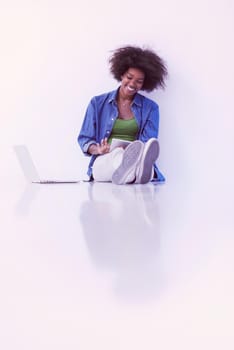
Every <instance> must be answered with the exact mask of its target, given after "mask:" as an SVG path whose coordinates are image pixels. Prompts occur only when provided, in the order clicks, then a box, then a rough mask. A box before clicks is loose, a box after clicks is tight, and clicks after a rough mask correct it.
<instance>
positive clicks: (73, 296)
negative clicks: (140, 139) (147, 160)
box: [0, 182, 234, 350]
mask: <svg viewBox="0 0 234 350" xmlns="http://www.w3.org/2000/svg"><path fill="white" fill-rule="evenodd" d="M2 194H3V198H5V199H6V200H5V201H4V205H3V206H2V208H1V212H2V220H1V221H2V227H3V229H2V230H1V234H0V237H1V245H0V259H1V268H0V277H1V292H0V293H1V299H0V300H1V304H0V309H1V316H0V326H1V328H0V329H1V333H0V346H1V349H4V350H5V349H6V350H11V349H12V350H13V349H14V350H15V349H24V350H28V349H30V350H32V349H33V350H37V349H38V350H39V349H40V350H41V349H43V350H47V349H50V350H51V349H56V350H58V349H66V350H67V349H69V350H71V349H82V350H91V349H92V350H93V349H101V350H105V349H108V350H110V349H111V350H115V349H116V350H125V349H126V350H130V349H134V350H138V349H139V350H142V349H147V350H149V349H150V350H151V349H152V350H155V349H160V350H164V349H170V350H171V349H173V348H177V347H178V348H180V349H186V350H187V349H189V350H191V349H196V350H197V349H212V350H213V349H225V350H227V349H234V338H233V324H234V302H233V295H234V283H233V271H234V269H233V267H234V257H233V246H234V244H233V243H234V238H233V227H234V225H233V215H232V203H231V201H229V200H227V199H226V201H225V202H222V203H221V202H218V201H213V200H212V193H211V192H210V193H207V194H209V195H207V196H203V197H201V194H203V195H204V191H203V190H201V189H200V191H196V190H193V191H187V190H186V189H184V190H183V189H182V188H179V187H176V188H173V186H170V185H169V184H165V185H153V184H147V185H125V186H117V185H113V184H110V183H85V182H81V183H79V184H67V185H36V184H35V185H28V186H27V187H26V188H25V189H24V190H23V189H22V188H21V187H20V186H19V187H17V188H12V187H10V186H8V187H7V186H4V187H3V188H2Z"/></svg>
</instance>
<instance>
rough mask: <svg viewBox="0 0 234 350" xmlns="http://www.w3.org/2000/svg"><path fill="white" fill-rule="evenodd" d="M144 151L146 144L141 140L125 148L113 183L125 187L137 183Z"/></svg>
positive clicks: (113, 177) (114, 174) (113, 176)
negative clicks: (138, 168)
mask: <svg viewBox="0 0 234 350" xmlns="http://www.w3.org/2000/svg"><path fill="white" fill-rule="evenodd" d="M143 150H144V143H143V142H142V141H139V140H137V141H134V142H132V143H130V144H129V145H128V146H127V147H126V148H125V151H124V154H123V159H122V162H121V164H120V166H119V167H118V168H117V169H116V170H115V171H114V173H113V175H112V182H113V183H114V184H116V185H123V184H126V183H131V182H134V181H135V177H136V168H137V165H138V163H139V161H140V159H141V155H142V152H143Z"/></svg>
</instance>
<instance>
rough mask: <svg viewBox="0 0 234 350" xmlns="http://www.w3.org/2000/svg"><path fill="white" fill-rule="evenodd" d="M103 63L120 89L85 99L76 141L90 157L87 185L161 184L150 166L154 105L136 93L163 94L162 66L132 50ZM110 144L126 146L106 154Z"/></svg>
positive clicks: (145, 52)
mask: <svg viewBox="0 0 234 350" xmlns="http://www.w3.org/2000/svg"><path fill="white" fill-rule="evenodd" d="M109 63H110V72H111V73H112V75H113V77H114V78H115V79H116V80H117V81H119V82H121V85H120V86H119V87H118V88H117V89H116V90H114V91H111V92H108V93H104V94H102V95H99V96H95V97H93V98H92V99H91V101H90V103H89V105H88V108H87V111H86V114H85V118H84V121H83V124H82V127H81V130H80V133H79V136H78V143H79V145H80V147H81V149H82V151H83V153H84V154H85V155H87V156H91V161H90V163H89V168H88V175H89V177H90V180H93V179H94V180H95V181H108V182H109V181H112V182H113V183H115V184H119V185H121V184H127V183H141V184H143V183H147V182H149V181H151V180H157V181H164V180H165V179H164V176H163V175H162V174H161V173H160V171H159V170H158V168H157V166H156V164H155V161H156V160H157V158H158V154H159V144H158V140H157V137H158V126H159V109H158V105H157V104H156V103H155V102H154V101H152V100H151V99H149V98H147V97H145V96H143V95H141V94H139V91H140V90H142V91H147V92H150V91H153V90H154V89H156V88H159V87H162V88H163V87H164V80H165V78H166V76H167V69H166V66H165V64H164V62H163V60H162V59H161V58H160V57H159V56H158V55H157V54H156V53H155V52H154V51H152V50H149V49H142V48H140V47H135V46H125V47H121V48H119V49H117V50H115V51H114V52H113V54H112V56H111V57H110V59H109ZM113 139H121V140H125V141H128V145H127V146H124V143H123V144H122V146H121V147H116V148H114V149H113V150H112V148H111V143H112V140H113ZM120 144H121V143H120Z"/></svg>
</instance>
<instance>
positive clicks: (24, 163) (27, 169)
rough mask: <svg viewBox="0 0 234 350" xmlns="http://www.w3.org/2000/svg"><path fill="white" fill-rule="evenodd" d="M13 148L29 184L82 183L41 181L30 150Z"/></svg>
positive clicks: (20, 147) (55, 180)
mask: <svg viewBox="0 0 234 350" xmlns="http://www.w3.org/2000/svg"><path fill="white" fill-rule="evenodd" d="M13 148H14V151H15V154H16V156H17V159H18V161H19V164H20V166H21V169H22V171H23V173H24V176H25V178H26V180H27V181H28V182H31V183H36V184H74V183H78V182H80V181H79V180H57V179H41V178H40V176H39V174H38V171H37V169H36V167H35V164H34V163H33V160H32V157H31V154H30V152H29V150H28V148H27V147H26V146H25V145H15V146H14V147H13Z"/></svg>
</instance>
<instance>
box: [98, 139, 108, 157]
mask: <svg viewBox="0 0 234 350" xmlns="http://www.w3.org/2000/svg"><path fill="white" fill-rule="evenodd" d="M97 148H98V154H105V153H109V152H110V145H109V143H108V142H107V138H105V139H102V140H101V143H100V144H99V143H97Z"/></svg>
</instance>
